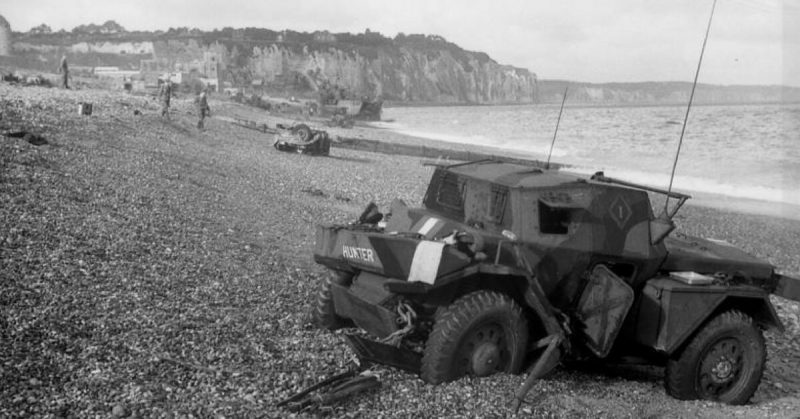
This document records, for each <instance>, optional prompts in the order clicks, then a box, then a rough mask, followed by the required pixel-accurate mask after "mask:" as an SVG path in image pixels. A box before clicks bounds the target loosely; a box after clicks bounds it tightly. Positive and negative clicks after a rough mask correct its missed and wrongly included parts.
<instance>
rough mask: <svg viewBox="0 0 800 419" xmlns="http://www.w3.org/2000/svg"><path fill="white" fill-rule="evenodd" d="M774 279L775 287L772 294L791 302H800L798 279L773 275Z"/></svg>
mask: <svg viewBox="0 0 800 419" xmlns="http://www.w3.org/2000/svg"><path fill="white" fill-rule="evenodd" d="M775 279H776V281H775V283H776V287H775V290H774V291H773V292H772V293H773V294H775V295H777V296H778V297H783V298H786V299H789V300H792V301H800V279H797V278H792V277H789V276H785V275H780V274H775Z"/></svg>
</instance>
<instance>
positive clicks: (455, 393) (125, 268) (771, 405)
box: [0, 84, 800, 418]
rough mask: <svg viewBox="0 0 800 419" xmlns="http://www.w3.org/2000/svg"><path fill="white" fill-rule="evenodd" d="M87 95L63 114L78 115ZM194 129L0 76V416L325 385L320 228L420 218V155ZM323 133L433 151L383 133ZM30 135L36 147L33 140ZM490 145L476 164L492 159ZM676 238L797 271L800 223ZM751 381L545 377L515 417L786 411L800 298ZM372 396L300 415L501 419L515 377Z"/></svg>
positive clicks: (341, 347) (701, 227) (263, 413)
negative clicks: (683, 391) (701, 385)
mask: <svg viewBox="0 0 800 419" xmlns="http://www.w3.org/2000/svg"><path fill="white" fill-rule="evenodd" d="M80 102H88V103H93V114H92V115H78V112H77V109H78V103H80ZM210 106H211V109H212V115H213V117H212V118H211V119H210V120H207V121H206V129H205V130H204V131H199V130H197V129H196V127H195V124H196V117H195V110H194V108H193V104H192V97H191V96H179V97H178V98H176V99H175V100H173V107H172V110H171V116H170V118H169V119H164V118H162V117H160V110H159V105H158V103H157V101H156V100H155V98H153V97H151V96H138V95H129V94H125V93H122V92H117V91H106V90H93V89H90V88H82V89H78V90H61V89H52V88H50V89H48V88H44V87H22V86H16V85H8V84H0V112H1V113H2V114H1V115H2V118H0V128H1V129H2V132H3V133H8V132H20V131H26V132H30V133H34V134H36V135H38V136H41V137H42V138H44V139H45V140H46V141H47V144H43V145H39V146H36V145H33V144H31V143H30V142H28V141H26V139H25V138H15V137H5V136H4V137H0V276H1V277H2V279H0V336H2V342H3V343H2V345H0V382H2V383H3V385H2V386H1V387H0V416H2V417H29V416H35V417H93V416H97V417H131V418H134V417H186V418H189V417H217V418H222V417H276V418H277V417H291V415H292V414H290V413H289V412H286V411H284V410H281V409H279V408H276V407H275V404H276V403H277V402H278V401H279V400H281V399H283V398H285V397H287V396H289V395H290V394H292V393H294V392H296V391H298V390H300V389H301V388H303V387H305V386H306V385H308V384H311V383H313V382H315V381H317V380H320V379H322V378H325V377H328V376H330V375H332V374H335V373H337V372H339V371H341V370H343V369H344V368H346V366H347V363H348V362H349V361H350V358H351V357H352V354H351V353H350V351H349V349H348V347H347V345H346V344H345V343H344V340H343V338H342V337H341V336H340V335H338V334H337V333H338V332H337V333H331V332H327V331H323V330H320V329H317V328H316V327H315V326H314V325H312V323H311V319H310V315H309V313H310V311H311V303H312V301H313V296H314V294H315V292H316V290H317V287H318V284H319V283H320V280H321V278H323V277H324V275H325V274H326V272H325V270H324V269H323V268H322V267H321V266H319V265H316V264H315V263H314V262H313V260H312V256H311V252H312V249H313V245H314V234H315V229H314V227H315V225H316V224H318V223H337V222H339V223H343V222H349V221H352V220H354V219H355V218H357V216H358V214H359V213H360V212H361V210H362V209H363V208H364V207H365V206H366V205H367V204H368V203H369V202H375V203H376V204H377V205H378V206H379V207H380V208H382V209H386V208H388V206H389V203H390V202H391V201H392V200H393V199H395V198H401V199H403V200H404V201H406V202H407V203H409V204H410V205H419V204H420V202H421V200H422V196H423V194H424V192H425V187H426V185H427V182H428V180H429V178H430V175H431V173H432V169H431V167H430V166H426V165H424V164H423V163H424V162H426V161H429V160H430V159H423V158H420V157H410V156H402V155H387V154H381V153H371V152H365V151H355V150H346V149H341V148H336V147H334V148H332V149H331V155H330V156H329V157H312V156H306V155H300V154H293V153H283V152H279V151H277V150H275V149H274V148H273V147H272V141H273V136H272V135H271V134H268V133H264V132H259V131H256V130H252V129H247V128H245V127H242V126H239V125H236V124H232V123H230V122H229V120H230V118H243V119H248V120H253V121H257V122H258V123H264V124H267V126H269V127H274V126H275V125H276V124H278V123H285V124H291V123H292V122H293V121H292V119H290V118H287V117H283V116H276V115H270V114H267V113H265V112H264V111H263V110H257V109H254V108H248V107H245V106H243V105H239V104H234V103H231V102H228V101H226V100H225V99H224V98H217V97H212V100H211V102H210ZM301 122H304V123H307V124H309V125H310V126H311V127H312V128H315V129H324V130H327V131H328V132H329V134H330V135H331V136H332V137H335V136H341V137H352V138H365V139H375V140H380V141H385V142H397V143H403V144H414V145H425V146H430V147H451V148H452V147H456V148H460V147H472V148H473V149H475V150H477V151H481V152H486V151H487V149H485V148H481V147H478V146H466V145H454V144H452V143H447V144H443V143H436V142H435V141H431V140H426V139H420V138H415V137H409V136H404V135H401V134H397V133H394V132H391V131H388V130H383V129H377V128H370V127H365V126H357V127H355V128H353V129H343V128H328V127H325V126H324V125H322V124H321V123H319V121H301ZM29 138H30V137H29ZM489 151H490V150H489ZM676 222H677V224H678V230H679V231H682V232H685V233H688V234H692V235H698V236H702V237H710V238H715V239H721V240H726V241H728V242H730V243H732V244H734V245H736V246H738V247H740V248H742V249H744V250H745V251H747V252H748V253H751V254H753V255H755V256H757V257H760V258H763V259H765V260H767V261H769V262H770V263H772V264H773V265H775V266H776V267H778V271H779V272H781V273H783V274H786V275H790V276H794V277H800V220H798V219H792V218H781V217H775V216H767V215H759V214H753V213H739V212H732V211H725V210H723V209H719V208H713V207H704V206H698V205H693V204H692V202H691V201H690V202H689V203H688V204H687V205H686V207H685V208H683V209H682V210H681V212H680V213H679V214H678V216H677V218H676ZM772 299H773V303H774V305H775V306H776V308H777V312H778V315H779V317H780V319H781V321H782V322H783V324H784V326H785V331H784V332H783V333H780V332H777V331H767V332H765V336H766V338H767V350H768V358H767V367H766V372H765V375H764V378H763V379H762V382H761V385H760V386H759V388H758V390H757V392H756V394H755V396H754V397H753V399H752V401H751V403H750V404H748V405H745V406H727V405H721V404H718V403H712V402H706V401H690V402H685V401H679V400H675V399H672V398H671V397H669V396H668V395H667V394H666V393H665V391H664V388H663V382H662V380H663V371H662V370H659V369H656V368H652V369H647V368H632V367H609V368H602V370H600V371H596V370H594V369H592V370H591V371H589V370H583V369H579V370H575V369H569V368H565V367H560V368H558V369H557V370H556V371H555V372H553V373H552V374H551V375H550V376H548V377H547V378H546V379H544V380H541V381H539V382H538V383H537V384H536V385H535V386H534V387H533V389H532V390H531V392H530V394H529V400H528V401H529V403H526V404H525V405H523V407H522V409H521V410H520V414H519V417H559V418H560V417H612V418H617V417H620V418H621V417H669V418H673V417H687V418H689V417H692V418H694V417H702V418H730V417H748V418H751V417H757V418H762V417H763V418H767V417H769V418H772V417H777V418H791V417H798V414H799V413H798V412H800V373H799V371H800V303H796V302H792V301H788V300H784V299H781V298H778V297H772ZM374 372H375V374H377V375H378V376H379V379H380V381H381V382H382V387H381V388H380V389H377V390H375V391H372V392H370V393H366V394H362V395H359V396H357V397H355V398H353V399H350V400H348V401H346V402H343V403H339V404H336V405H334V406H331V407H330V408H328V409H326V410H324V411H321V412H311V413H300V414H298V416H299V417H317V416H319V415H321V416H331V417H370V418H377V417H415V418H416V417H507V416H509V415H510V411H509V410H508V409H509V404H510V401H511V399H512V396H513V393H514V391H515V390H516V389H517V387H518V386H519V385H521V384H522V382H523V380H524V376H513V375H504V374H501V375H496V376H492V377H489V378H482V379H476V378H463V379H461V380H458V381H455V382H452V383H448V384H444V385H440V386H431V385H427V384H425V383H424V382H422V381H421V380H420V379H419V378H417V377H416V376H414V375H411V374H407V373H404V372H401V371H398V370H393V369H391V368H388V367H377V368H375V369H374Z"/></svg>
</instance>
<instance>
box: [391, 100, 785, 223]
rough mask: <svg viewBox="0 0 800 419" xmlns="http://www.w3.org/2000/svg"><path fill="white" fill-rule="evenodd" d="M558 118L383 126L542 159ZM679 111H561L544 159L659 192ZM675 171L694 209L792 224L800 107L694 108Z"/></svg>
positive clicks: (550, 113) (443, 116) (420, 120)
mask: <svg viewBox="0 0 800 419" xmlns="http://www.w3.org/2000/svg"><path fill="white" fill-rule="evenodd" d="M558 114H559V106H557V105H519V106H445V107H424V108H414V107H410V108H387V109H384V113H383V118H384V120H389V121H391V122H387V123H381V125H382V126H383V127H385V128H389V129H392V130H395V131H398V132H401V133H404V134H409V135H413V136H417V137H422V138H430V139H435V140H441V141H450V142H458V143H466V144H476V145H481V146H488V147H496V148H500V149H504V150H507V151H509V152H512V153H514V154H515V155H521V156H522V157H527V158H531V159H537V160H546V159H547V155H548V152H549V150H550V147H551V143H552V142H553V136H554V132H555V128H556V121H557V119H558ZM685 114H686V106H646V107H579V106H567V107H565V108H564V111H563V114H562V116H561V122H560V124H559V127H558V135H557V136H556V139H555V145H554V147H553V151H552V156H551V161H553V162H557V163H563V164H566V165H569V166H570V168H569V169H568V170H570V171H574V172H578V173H581V174H592V173H594V172H596V171H604V172H605V174H606V176H610V177H615V178H620V179H623V180H627V181H632V182H639V183H643V184H647V185H650V186H654V187H658V188H663V189H666V188H667V187H668V186H669V183H670V173H671V172H672V167H673V163H674V161H675V155H676V152H677V151H678V143H679V138H680V135H681V129H682V126H683V120H684V117H685ZM675 173H676V174H675V179H674V181H673V189H674V190H676V191H680V192H685V193H690V194H694V195H697V196H698V197H701V198H700V199H701V201H702V202H701V203H708V204H711V205H718V206H723V207H729V206H734V207H736V208H738V209H743V210H751V211H756V212H762V213H768V214H773V215H782V216H789V217H791V218H800V104H757V105H724V106H716V105H715V106H694V107H692V109H691V110H690V113H689V118H688V123H687V125H686V131H685V134H684V137H683V144H682V146H681V151H680V154H679V157H678V162H677V166H676V170H675ZM714 197H717V199H714ZM736 208H735V209H736Z"/></svg>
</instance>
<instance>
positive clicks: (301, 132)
mask: <svg viewBox="0 0 800 419" xmlns="http://www.w3.org/2000/svg"><path fill="white" fill-rule="evenodd" d="M292 133H294V135H296V136H297V138H299V139H300V141H302V142H304V143H307V142H309V141H311V128H309V127H308V125H306V124H297V125H295V126H293V127H292Z"/></svg>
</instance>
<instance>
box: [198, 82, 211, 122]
mask: <svg viewBox="0 0 800 419" xmlns="http://www.w3.org/2000/svg"><path fill="white" fill-rule="evenodd" d="M196 102H197V116H198V118H199V119H198V120H197V128H198V129H201V130H202V129H204V128H205V126H204V124H203V120H204V119H205V118H206V116H208V117H210V116H211V108H209V107H208V97H207V96H206V91H205V90H202V91H201V92H200V95H199V96H197V99H196Z"/></svg>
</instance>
